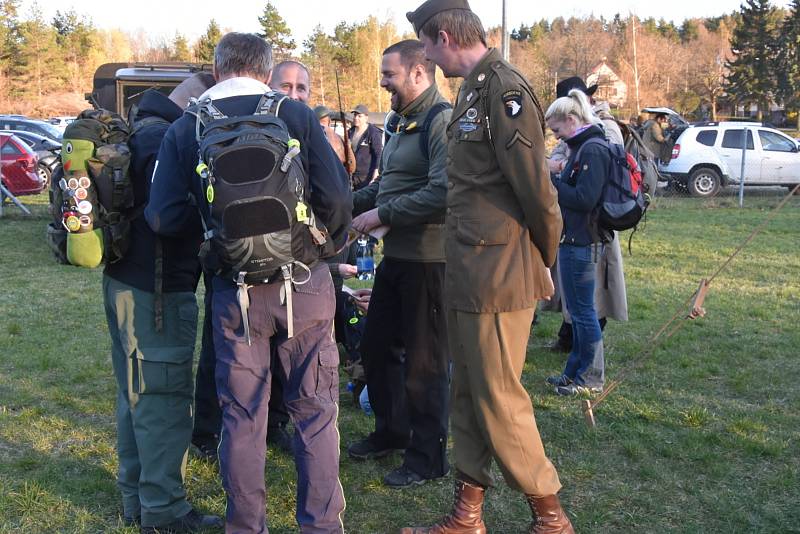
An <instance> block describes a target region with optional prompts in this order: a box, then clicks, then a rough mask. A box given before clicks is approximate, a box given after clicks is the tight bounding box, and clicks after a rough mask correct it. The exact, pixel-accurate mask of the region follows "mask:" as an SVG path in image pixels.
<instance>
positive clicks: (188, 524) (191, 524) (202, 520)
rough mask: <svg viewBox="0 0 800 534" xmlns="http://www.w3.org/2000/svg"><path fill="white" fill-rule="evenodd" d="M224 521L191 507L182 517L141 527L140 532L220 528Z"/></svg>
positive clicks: (170, 533)
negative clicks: (156, 524) (161, 523)
mask: <svg viewBox="0 0 800 534" xmlns="http://www.w3.org/2000/svg"><path fill="white" fill-rule="evenodd" d="M224 526H225V522H224V521H223V520H222V518H221V517H218V516H216V515H204V514H201V513H200V512H198V511H197V510H195V509H194V508H192V509H191V510H189V513H187V514H186V515H185V516H183V517H179V518H178V519H176V520H175V521H173V522H172V523H167V524H166V525H158V526H154V527H142V529H141V530H140V531H139V532H141V534H181V533H184V532H198V531H201V530H205V529H207V528H222V527H224Z"/></svg>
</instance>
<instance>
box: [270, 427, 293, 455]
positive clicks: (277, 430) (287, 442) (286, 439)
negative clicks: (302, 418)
mask: <svg viewBox="0 0 800 534" xmlns="http://www.w3.org/2000/svg"><path fill="white" fill-rule="evenodd" d="M267 445H274V446H276V447H277V448H278V449H280V450H282V451H283V452H285V453H287V454H293V453H294V445H293V443H292V436H291V435H290V434H289V432H288V431H287V430H286V426H285V425H279V426H273V427H269V428H267Z"/></svg>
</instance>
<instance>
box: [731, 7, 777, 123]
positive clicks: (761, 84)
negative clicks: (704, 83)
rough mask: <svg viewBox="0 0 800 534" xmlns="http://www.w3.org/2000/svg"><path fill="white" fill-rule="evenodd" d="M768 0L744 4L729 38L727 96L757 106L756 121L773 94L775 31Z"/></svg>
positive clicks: (775, 89)
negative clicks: (731, 57) (730, 57)
mask: <svg viewBox="0 0 800 534" xmlns="http://www.w3.org/2000/svg"><path fill="white" fill-rule="evenodd" d="M774 11H775V8H773V7H772V6H770V4H769V0H746V2H745V3H744V4H742V11H741V13H740V17H741V19H740V21H739V24H737V25H736V29H735V30H734V31H733V36H732V37H731V51H732V53H733V56H734V59H733V61H729V62H728V69H729V74H728V77H727V90H728V93H730V94H731V95H733V96H734V97H735V98H736V99H737V100H739V101H740V102H748V101H749V102H756V103H758V118H759V120H760V119H761V118H762V113H763V111H764V110H766V109H769V102H770V101H771V100H772V99H773V98H774V97H775V94H776V91H777V77H776V75H775V73H776V70H777V69H776V67H777V32H776V30H777V28H776V27H775V22H774V19H775V17H774Z"/></svg>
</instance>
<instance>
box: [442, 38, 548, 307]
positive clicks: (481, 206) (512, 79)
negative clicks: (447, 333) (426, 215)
mask: <svg viewBox="0 0 800 534" xmlns="http://www.w3.org/2000/svg"><path fill="white" fill-rule="evenodd" d="M447 137H448V157H447V175H448V184H447V187H448V191H447V217H446V231H447V237H446V244H445V255H446V261H447V268H446V275H445V276H446V286H445V287H446V299H447V302H448V305H449V306H450V307H451V308H453V309H456V310H461V311H468V312H476V313H490V312H491V313H497V312H505V311H514V310H520V309H524V308H530V307H532V306H534V305H535V304H536V301H537V300H538V299H541V298H543V297H547V296H550V295H552V294H553V291H554V289H553V283H552V281H551V279H550V273H549V271H548V267H549V266H551V265H552V264H553V263H554V262H555V259H556V252H557V247H558V241H559V236H560V235H561V213H560V210H559V208H558V203H557V199H556V192H555V189H554V188H553V185H552V183H551V181H550V173H549V171H548V169H547V164H546V162H545V153H544V148H545V147H544V118H543V114H542V110H541V107H540V106H539V103H538V101H537V100H536V98H535V96H534V94H533V91H532V90H531V88H530V85H529V84H528V82H527V80H525V78H524V76H522V75H521V74H520V73H519V72H518V71H517V70H516V69H515V68H514V67H513V66H512V65H510V64H509V63H508V62H506V61H503V59H502V58H501V56H500V53H499V52H498V51H497V50H495V49H491V50H489V51H488V52H487V54H486V55H485V56H484V58H483V59H482V60H481V61H480V63H479V64H478V65H477V66H476V67H475V69H474V70H473V71H472V73H470V75H469V76H467V77H466V78H465V79H464V82H463V84H462V86H461V90H460V91H459V95H458V99H457V100H456V104H455V107H454V109H453V114H452V118H451V121H450V123H449V124H448V127H447Z"/></svg>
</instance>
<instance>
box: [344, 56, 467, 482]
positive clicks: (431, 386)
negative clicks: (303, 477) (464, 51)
mask: <svg viewBox="0 0 800 534" xmlns="http://www.w3.org/2000/svg"><path fill="white" fill-rule="evenodd" d="M435 68H436V66H435V65H434V64H433V63H432V62H430V61H428V60H427V59H426V58H425V52H424V50H423V47H422V43H420V42H419V41H417V40H406V41H400V42H399V43H396V44H393V45H392V46H390V47H389V48H387V49H386V50H384V51H383V62H382V64H381V74H382V79H381V86H382V87H383V88H384V89H386V90H387V91H389V92H390V93H391V94H392V98H391V104H392V110H393V112H394V113H395V115H394V116H393V117H392V118H391V119H390V120H389V126H388V127H387V130H388V132H387V133H388V135H389V136H390V137H389V140H388V141H387V143H386V146H385V147H384V151H383V161H382V165H381V168H382V174H381V178H380V180H377V181H374V182H373V183H371V184H370V185H368V186H367V187H365V188H363V189H361V190H359V191H357V192H356V193H355V194H354V197H353V200H354V202H353V203H354V207H355V211H356V213H359V212H360V213H361V215H359V216H358V217H356V218H355V219H354V220H353V227H354V228H355V229H357V230H360V231H361V232H364V233H367V232H369V231H371V230H373V229H374V228H376V227H378V226H381V225H388V226H389V227H390V228H391V230H390V231H389V232H388V234H386V237H385V238H384V257H383V261H381V263H380V265H379V266H378V270H377V274H376V276H375V285H374V287H373V290H372V296H371V298H370V310H369V319H368V320H367V324H366V328H365V332H364V337H363V338H362V342H361V354H362V357H363V362H364V367H365V370H366V376H367V389H368V391H369V399H370V404H371V405H372V409H373V410H374V412H375V431H374V432H372V433H371V434H369V435H368V436H367V437H365V438H364V439H362V440H360V441H357V442H355V443H353V444H352V445H350V447H349V448H348V453H349V455H350V456H351V457H353V458H357V459H362V460H364V459H372V458H379V457H382V456H386V455H388V454H390V453H392V452H393V451H395V450H401V449H405V453H404V458H403V463H402V465H401V466H400V467H399V468H397V469H395V470H393V471H392V472H390V473H388V474H387V475H386V476H385V477H384V479H383V481H384V484H386V485H387V486H390V487H393V488H403V487H407V486H412V485H418V484H422V483H424V482H427V481H428V480H432V479H436V478H440V477H443V476H445V475H446V474H447V473H448V471H449V469H450V468H449V465H448V462H447V454H446V448H447V415H448V394H449V389H448V365H449V358H450V354H449V351H448V344H447V323H446V322H445V311H444V270H445V263H444V232H445V228H444V218H445V204H446V198H447V172H446V169H447V159H448V158H447V137H446V126H447V123H448V121H449V120H450V114H451V113H452V106H450V104H449V103H448V102H447V101H445V99H444V98H443V97H442V96H441V94H440V93H439V90H438V88H437V87H436V83H435ZM398 347H402V348H404V349H405V350H404V351H402V350H398Z"/></svg>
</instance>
